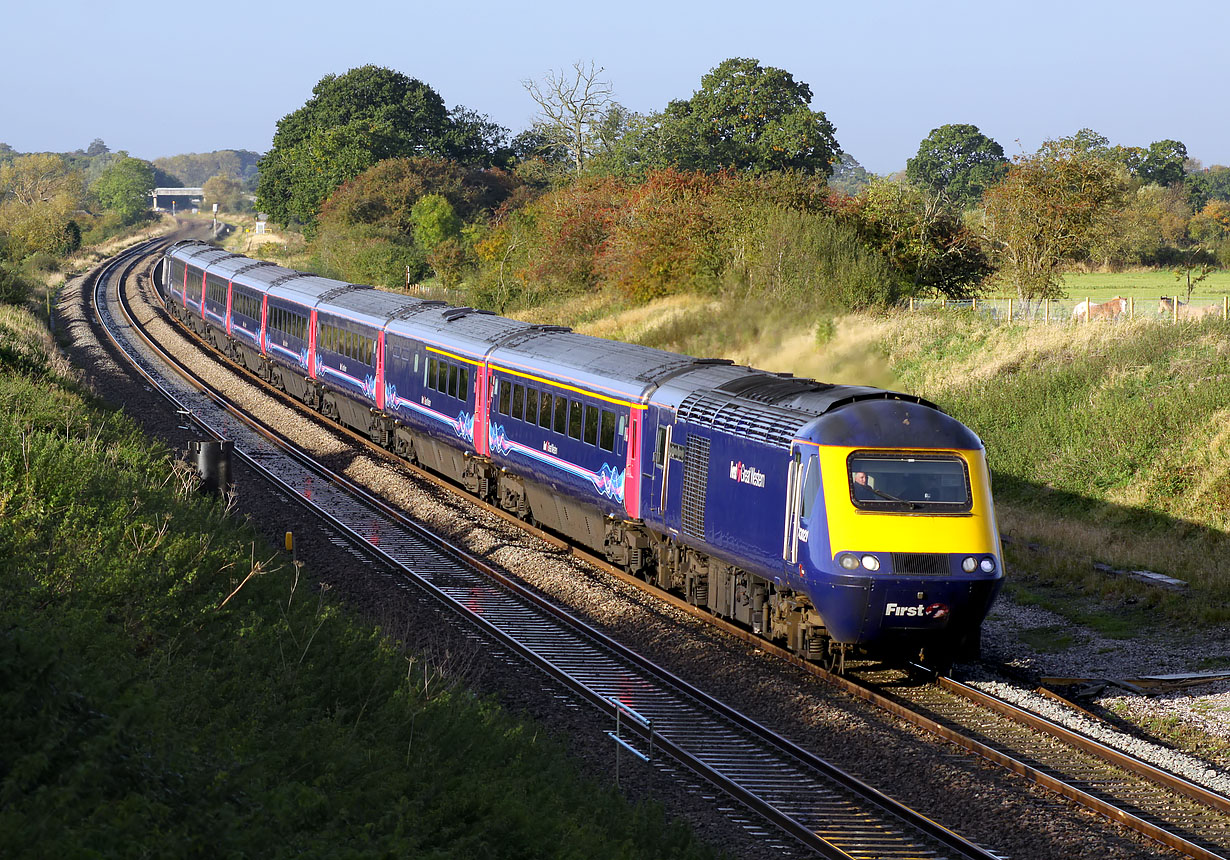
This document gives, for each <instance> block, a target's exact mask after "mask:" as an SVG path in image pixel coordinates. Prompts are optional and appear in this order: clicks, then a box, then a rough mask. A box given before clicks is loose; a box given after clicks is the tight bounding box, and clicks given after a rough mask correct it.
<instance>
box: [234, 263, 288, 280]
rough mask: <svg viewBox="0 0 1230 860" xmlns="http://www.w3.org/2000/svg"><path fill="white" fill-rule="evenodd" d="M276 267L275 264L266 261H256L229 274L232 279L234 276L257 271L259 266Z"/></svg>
mask: <svg viewBox="0 0 1230 860" xmlns="http://www.w3.org/2000/svg"><path fill="white" fill-rule="evenodd" d="M276 265H277V263H270V262H269V261H268V260H257V261H256V262H254V263H251V264H249V265H247V266H241V267H240V268H238V269H236V270H235V271H234V272H233V273H232V274H231V277H234V276H235V275H242V274H243V273H244V272H250V271H252V270H253V269H259V268H260V267H261V266H276Z"/></svg>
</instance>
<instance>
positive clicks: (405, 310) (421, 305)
mask: <svg viewBox="0 0 1230 860" xmlns="http://www.w3.org/2000/svg"><path fill="white" fill-rule="evenodd" d="M443 304H444V302H442V301H440V300H439V299H431V300H429V301H421V302H415V303H414V304H412V305H406V306H405V307H400V308H398V309H397V310H395V311H393V312H392V313H391V314H389V319H393V320H404V319H409V318H410V317H412V316H414V315H415V314H417V313H422V312H423V311H425V310H427V309H428V308H438V307H440V306H441V305H443Z"/></svg>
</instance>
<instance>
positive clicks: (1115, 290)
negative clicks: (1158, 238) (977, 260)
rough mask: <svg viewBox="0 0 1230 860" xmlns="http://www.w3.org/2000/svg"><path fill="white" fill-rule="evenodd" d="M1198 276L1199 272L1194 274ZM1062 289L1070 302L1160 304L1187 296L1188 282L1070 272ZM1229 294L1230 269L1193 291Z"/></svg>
mask: <svg viewBox="0 0 1230 860" xmlns="http://www.w3.org/2000/svg"><path fill="white" fill-rule="evenodd" d="M1197 274H1199V272H1198V271H1196V272H1193V273H1192V275H1193V277H1195V275H1197ZM1063 287H1064V289H1065V290H1066V291H1067V294H1068V299H1069V300H1070V301H1083V300H1084V299H1086V298H1088V299H1090V300H1092V301H1094V302H1097V301H1100V300H1105V299H1109V298H1111V297H1113V296H1123V297H1124V298H1130V297H1134V298H1135V299H1136V301H1137V302H1138V303H1139V302H1152V304H1151V305H1148V307H1149V308H1150V309H1152V307H1153V306H1154V305H1156V303H1157V298H1158V296H1173V295H1179V296H1180V297H1182V296H1185V295H1186V294H1187V283H1186V280H1180V279H1178V278H1176V277H1175V275H1174V272H1173V271H1172V270H1170V269H1144V270H1140V271H1134V272H1113V273H1112V272H1069V273H1067V274H1065V275H1064V276H1063ZM1010 295H1012V294H1011V293H1010V292H1002V294H1001V293H1000V292H996V293H992V294H991V296H992V297H998V298H1008V297H1009V296H1010ZM1225 295H1230V270H1226V269H1217V270H1214V271H1212V272H1210V273H1209V276H1208V277H1207V278H1206V279H1205V280H1204V281H1202V282H1200V283H1199V284H1197V285H1195V286H1194V287H1193V289H1192V296H1193V298H1198V299H1200V298H1204V299H1209V298H1216V299H1220V298H1221V297H1222V296H1225Z"/></svg>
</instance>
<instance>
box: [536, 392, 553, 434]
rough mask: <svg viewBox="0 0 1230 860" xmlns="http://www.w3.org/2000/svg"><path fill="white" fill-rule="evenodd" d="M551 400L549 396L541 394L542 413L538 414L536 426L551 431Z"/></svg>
mask: <svg viewBox="0 0 1230 860" xmlns="http://www.w3.org/2000/svg"><path fill="white" fill-rule="evenodd" d="M551 400H552V397H551V395H550V394H547V393H545V392H544V393H543V395H542V411H541V412H539V413H538V426H539V427H545V428H546V429H547V430H550V429H551Z"/></svg>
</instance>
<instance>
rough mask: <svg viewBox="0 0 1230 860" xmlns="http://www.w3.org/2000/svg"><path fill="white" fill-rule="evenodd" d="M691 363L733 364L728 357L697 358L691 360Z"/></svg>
mask: <svg viewBox="0 0 1230 860" xmlns="http://www.w3.org/2000/svg"><path fill="white" fill-rule="evenodd" d="M692 363H693V364H734V362H733V361H731V360H730V359H729V358H697V359H693V360H692Z"/></svg>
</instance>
